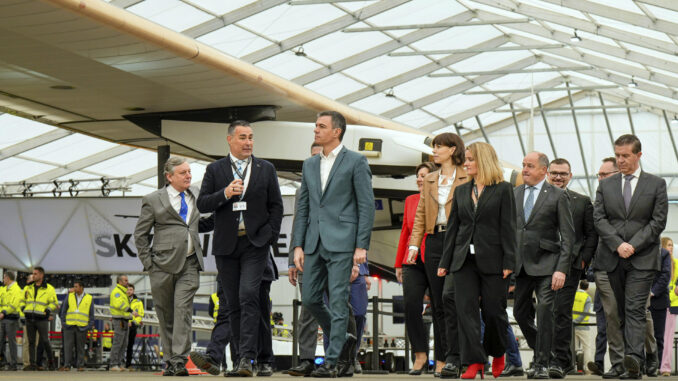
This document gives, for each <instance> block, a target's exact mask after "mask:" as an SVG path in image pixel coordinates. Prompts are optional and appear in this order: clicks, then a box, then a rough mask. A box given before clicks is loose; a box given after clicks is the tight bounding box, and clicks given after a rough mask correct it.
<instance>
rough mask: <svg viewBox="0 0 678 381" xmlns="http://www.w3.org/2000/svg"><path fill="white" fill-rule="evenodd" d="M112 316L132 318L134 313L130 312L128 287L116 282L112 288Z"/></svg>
mask: <svg viewBox="0 0 678 381" xmlns="http://www.w3.org/2000/svg"><path fill="white" fill-rule="evenodd" d="M109 305H110V307H111V316H113V318H114V319H116V318H117V319H131V318H132V313H131V312H129V310H130V306H129V297H128V296H127V288H125V286H123V285H121V284H116V285H115V287H114V288H113V290H111V298H110V304H109Z"/></svg>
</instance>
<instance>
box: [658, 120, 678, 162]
mask: <svg viewBox="0 0 678 381" xmlns="http://www.w3.org/2000/svg"><path fill="white" fill-rule="evenodd" d="M662 115H663V116H664V122H666V129H667V130H668V131H669V137H670V138H671V147H672V148H673V154H674V155H676V161H677V162H678V147H676V140H675V139H674V138H673V131H672V130H671V122H670V121H669V117H668V116H667V115H666V111H664V110H662Z"/></svg>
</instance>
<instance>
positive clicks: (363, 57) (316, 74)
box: [292, 11, 507, 85]
mask: <svg viewBox="0 0 678 381" xmlns="http://www.w3.org/2000/svg"><path fill="white" fill-rule="evenodd" d="M473 17H475V14H474V13H473V12H471V11H464V12H461V13H459V14H457V15H454V16H452V17H448V18H447V19H445V20H442V21H463V20H470V19H472V18H473ZM445 30H447V29H445V28H440V29H420V30H416V31H414V32H411V33H408V34H405V35H403V36H400V37H398V38H396V39H391V40H390V41H387V42H385V43H383V44H380V45H377V46H375V47H373V48H370V49H368V50H365V51H363V52H360V53H358V54H355V55H353V56H350V57H347V58H344V59H342V60H339V61H337V62H333V63H331V64H329V65H327V66H325V67H321V68H319V69H316V70H313V71H311V72H310V73H306V74H304V75H300V76H299V77H296V78H294V79H293V80H292V82H294V83H297V84H300V85H306V84H309V83H311V82H314V81H317V80H319V79H322V78H325V77H328V76H330V75H332V74H334V73H338V72H341V71H343V70H346V69H348V68H350V67H353V66H356V65H358V64H360V63H363V62H365V61H369V60H371V59H373V58H376V57H381V56H383V55H384V54H387V53H389V52H392V51H394V50H396V49H399V48H402V47H403V46H407V45H409V44H411V43H414V42H417V41H420V40H423V39H425V38H427V37H431V36H433V35H435V34H437V33H440V32H444V31H445ZM503 41H504V42H503V43H505V42H506V41H507V39H506V38H504V39H503Z"/></svg>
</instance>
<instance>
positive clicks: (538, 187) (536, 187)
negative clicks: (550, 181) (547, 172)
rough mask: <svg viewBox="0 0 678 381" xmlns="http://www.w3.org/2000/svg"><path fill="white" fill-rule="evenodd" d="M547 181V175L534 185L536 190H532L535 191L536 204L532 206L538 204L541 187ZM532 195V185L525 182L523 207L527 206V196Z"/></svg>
mask: <svg viewBox="0 0 678 381" xmlns="http://www.w3.org/2000/svg"><path fill="white" fill-rule="evenodd" d="M545 182H546V177H544V179H543V180H542V181H540V182H539V184H537V185H535V186H534V188H535V189H534V190H533V191H532V192H533V193H534V204H532V206H534V205H536V204H537V198H539V194H540V193H541V188H542V187H543V186H544V183H545ZM529 195H530V186H529V185H527V184H525V194H524V195H523V208H524V207H525V203H526V202H527V197H528V196H529Z"/></svg>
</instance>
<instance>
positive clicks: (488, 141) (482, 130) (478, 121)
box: [476, 115, 490, 144]
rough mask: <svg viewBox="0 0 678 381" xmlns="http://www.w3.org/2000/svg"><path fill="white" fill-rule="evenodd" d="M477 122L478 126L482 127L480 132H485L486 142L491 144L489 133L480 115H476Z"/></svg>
mask: <svg viewBox="0 0 678 381" xmlns="http://www.w3.org/2000/svg"><path fill="white" fill-rule="evenodd" d="M476 123H478V127H479V128H480V132H482V133H483V139H485V143H487V144H490V138H488V137H487V133H486V132H485V127H483V122H481V121H480V118H479V117H478V115H476Z"/></svg>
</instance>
